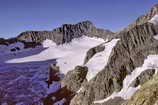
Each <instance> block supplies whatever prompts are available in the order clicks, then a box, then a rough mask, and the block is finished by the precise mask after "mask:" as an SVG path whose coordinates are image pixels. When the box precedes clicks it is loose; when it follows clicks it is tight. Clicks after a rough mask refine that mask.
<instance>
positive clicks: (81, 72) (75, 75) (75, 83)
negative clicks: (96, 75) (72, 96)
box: [61, 66, 88, 92]
mask: <svg viewBox="0 0 158 105" xmlns="http://www.w3.org/2000/svg"><path fill="white" fill-rule="evenodd" d="M87 72H88V68H87V67H82V66H76V67H75V69H74V70H72V71H69V72H68V73H67V74H66V76H65V77H64V80H63V81H62V82H61V86H62V87H66V88H67V89H68V90H70V91H73V92H77V91H78V90H79V89H80V88H81V85H82V84H83V83H85V82H86V81H87V79H86V75H87Z"/></svg>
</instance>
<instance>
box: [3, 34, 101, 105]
mask: <svg viewBox="0 0 158 105" xmlns="http://www.w3.org/2000/svg"><path fill="white" fill-rule="evenodd" d="M101 43H104V40H103V39H98V38H89V37H86V36H84V37H81V38H78V39H74V40H73V41H72V42H71V43H67V44H64V45H60V46H57V45H56V44H55V43H54V42H52V41H50V40H46V41H44V42H43V47H42V46H39V47H36V48H29V49H22V47H21V45H20V44H14V46H15V45H20V48H21V50H20V51H18V52H14V53H11V52H10V51H9V49H10V48H12V46H13V45H10V46H5V47H6V48H4V46H3V47H2V45H1V48H0V50H1V51H3V50H4V49H8V50H7V52H6V53H0V58H1V59H0V84H3V85H0V93H2V92H3V93H4V95H3V96H2V97H1V99H2V100H1V101H2V103H7V102H11V103H17V105H18V103H20V104H22V105H31V104H32V103H36V104H37V105H41V98H43V97H45V96H47V94H49V93H52V92H55V91H57V90H59V88H60V83H59V82H53V84H52V85H51V86H50V88H48V87H47V83H46V82H45V81H46V80H47V77H48V67H49V65H50V64H53V63H57V65H58V66H59V67H60V70H61V72H62V73H64V74H66V73H67V72H68V71H69V70H72V69H74V67H75V66H76V65H82V64H83V61H84V57H85V55H86V52H87V51H88V50H89V49H90V48H92V47H95V46H97V45H99V44H101ZM16 47H17V46H16ZM2 48H3V49H2ZM60 75H61V77H62V74H60ZM8 104H9V103H8Z"/></svg>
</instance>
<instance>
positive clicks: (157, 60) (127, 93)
mask: <svg viewBox="0 0 158 105" xmlns="http://www.w3.org/2000/svg"><path fill="white" fill-rule="evenodd" d="M149 69H156V71H157V70H158V55H149V56H148V57H147V59H145V61H144V64H143V65H142V66H141V67H138V68H136V69H135V70H134V71H133V72H132V73H131V74H130V75H127V76H126V78H125V79H124V81H123V88H122V89H121V91H120V92H118V93H116V92H114V93H113V94H112V95H111V96H109V97H108V98H106V99H103V100H99V101H94V103H103V102H106V101H108V100H109V99H113V98H115V97H122V98H123V99H125V100H126V99H130V97H131V96H132V95H133V94H134V93H135V92H136V91H137V90H138V89H139V88H140V87H141V86H140V85H139V86H138V87H136V88H133V87H130V85H131V83H132V82H133V81H134V80H135V79H136V78H137V77H138V76H139V75H140V74H141V73H142V72H144V71H146V70H149Z"/></svg>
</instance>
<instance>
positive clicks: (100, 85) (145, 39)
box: [71, 23, 158, 105]
mask: <svg viewBox="0 0 158 105" xmlns="http://www.w3.org/2000/svg"><path fill="white" fill-rule="evenodd" d="M156 34H157V30H156V26H154V25H153V24H150V23H145V24H142V25H137V26H135V27H134V28H132V29H131V30H129V31H127V32H126V31H125V32H124V33H122V34H120V35H119V36H117V38H119V39H120V40H119V41H118V43H117V45H116V46H115V47H114V48H113V52H112V54H111V56H110V59H109V61H108V65H107V66H106V67H105V68H104V69H103V70H102V71H101V72H99V73H98V74H97V75H96V77H95V78H93V79H92V80H91V81H89V82H88V83H87V84H86V85H85V86H84V91H82V92H80V93H79V94H77V95H76V96H75V97H74V98H73V99H72V101H71V105H90V104H92V102H93V101H95V100H100V99H104V98H106V97H108V96H109V95H111V94H112V93H113V92H114V91H119V90H121V88H122V86H123V80H124V78H125V77H126V75H127V74H130V73H131V72H132V71H133V70H134V69H135V68H136V67H138V66H141V65H142V64H143V62H144V59H145V58H146V57H147V56H148V55H149V54H156V53H158V41H157V40H155V39H154V38H153V36H154V35H156Z"/></svg>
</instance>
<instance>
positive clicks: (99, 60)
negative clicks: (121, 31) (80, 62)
mask: <svg viewBox="0 0 158 105" xmlns="http://www.w3.org/2000/svg"><path fill="white" fill-rule="evenodd" d="M118 40H119V39H113V40H112V41H110V42H108V43H104V44H103V46H105V49H104V51H102V52H99V53H97V54H95V55H94V56H93V57H92V58H91V59H90V60H89V61H88V63H87V64H86V65H85V66H87V67H88V69H89V71H88V74H87V79H88V80H91V79H92V78H93V77H94V76H96V74H97V73H98V72H99V71H101V70H102V69H103V68H104V67H105V66H106V65H107V63H108V59H109V57H110V54H111V52H112V49H113V47H114V46H115V45H116V44H117V41H118Z"/></svg>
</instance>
